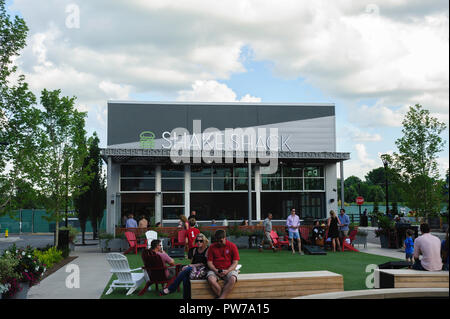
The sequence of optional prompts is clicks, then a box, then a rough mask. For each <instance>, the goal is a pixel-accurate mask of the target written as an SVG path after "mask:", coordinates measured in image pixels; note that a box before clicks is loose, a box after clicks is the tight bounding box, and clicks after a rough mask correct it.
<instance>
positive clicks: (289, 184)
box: [283, 178, 303, 191]
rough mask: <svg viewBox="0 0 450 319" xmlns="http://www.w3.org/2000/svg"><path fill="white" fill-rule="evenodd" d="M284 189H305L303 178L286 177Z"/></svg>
mask: <svg viewBox="0 0 450 319" xmlns="http://www.w3.org/2000/svg"><path fill="white" fill-rule="evenodd" d="M283 189H284V190H292V191H293V190H298V191H301V190H303V179H301V178H284V179H283Z"/></svg>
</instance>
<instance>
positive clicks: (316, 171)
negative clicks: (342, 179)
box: [304, 166, 323, 177]
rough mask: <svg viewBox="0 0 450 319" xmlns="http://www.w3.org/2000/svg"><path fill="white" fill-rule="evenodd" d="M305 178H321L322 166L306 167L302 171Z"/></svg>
mask: <svg viewBox="0 0 450 319" xmlns="http://www.w3.org/2000/svg"><path fill="white" fill-rule="evenodd" d="M304 174H305V177H323V167H322V166H308V167H305V170H304Z"/></svg>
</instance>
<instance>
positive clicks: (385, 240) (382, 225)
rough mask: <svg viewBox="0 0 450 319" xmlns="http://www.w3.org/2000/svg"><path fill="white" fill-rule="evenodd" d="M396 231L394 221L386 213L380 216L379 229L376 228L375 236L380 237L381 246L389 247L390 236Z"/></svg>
mask: <svg viewBox="0 0 450 319" xmlns="http://www.w3.org/2000/svg"><path fill="white" fill-rule="evenodd" d="M394 231H395V227H394V222H393V221H392V220H390V219H389V217H387V216H384V215H381V214H380V215H379V216H378V229H376V230H375V236H376V237H380V243H381V248H389V238H390V235H391V233H392V232H394Z"/></svg>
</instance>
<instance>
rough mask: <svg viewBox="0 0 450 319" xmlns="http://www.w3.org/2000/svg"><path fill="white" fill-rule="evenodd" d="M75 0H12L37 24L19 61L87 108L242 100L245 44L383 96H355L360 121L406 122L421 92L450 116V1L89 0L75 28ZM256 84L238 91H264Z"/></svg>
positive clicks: (343, 85) (283, 70)
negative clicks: (237, 83)
mask: <svg viewBox="0 0 450 319" xmlns="http://www.w3.org/2000/svg"><path fill="white" fill-rule="evenodd" d="M73 3H74V2H73V0H46V1H45V2H44V1H34V0H15V1H14V3H13V6H12V9H14V10H18V11H20V12H21V14H22V16H23V17H24V19H25V21H26V22H27V24H28V26H29V27H30V35H29V45H28V47H27V48H26V49H25V50H24V52H23V54H22V56H21V58H20V59H19V61H18V62H17V63H18V64H19V66H20V69H21V71H22V72H23V73H24V74H25V75H26V76H27V81H28V82H29V83H30V86H31V87H32V88H33V90H36V91H37V92H39V90H40V89H42V88H44V87H45V88H48V89H55V88H61V89H62V91H63V94H65V95H70V96H71V95H75V96H77V97H78V100H79V102H80V103H81V104H83V105H84V106H85V107H86V108H88V109H91V108H94V107H100V106H104V105H105V104H106V100H107V99H108V98H111V96H112V97H113V98H116V97H126V96H129V94H130V93H136V94H152V95H156V96H168V97H173V98H174V99H175V98H178V99H196V100H197V99H198V100H215V101H218V100H221V101H235V100H238V98H237V97H236V95H235V93H234V92H233V91H232V90H231V89H230V88H228V87H226V86H225V87H224V86H223V85H222V86H221V85H220V82H219V81H220V80H224V79H229V78H230V76H231V75H233V74H236V73H239V72H246V69H245V66H244V64H243V61H242V56H241V55H242V48H243V47H244V46H246V47H249V48H251V50H252V58H253V59H255V60H257V61H268V62H269V63H270V65H271V66H273V69H272V70H273V72H274V74H276V75H277V76H281V77H284V78H294V79H297V78H302V79H305V80H306V82H308V83H310V84H312V85H313V86H314V87H316V88H319V89H320V90H321V91H322V92H325V93H326V95H328V96H332V98H334V99H343V100H345V101H352V102H357V101H360V100H361V99H372V100H374V101H377V102H376V103H374V105H371V106H369V105H364V106H362V107H361V108H360V109H356V108H352V107H350V109H349V120H350V121H351V122H352V123H358V124H360V125H361V126H364V127H380V126H391V127H398V126H400V125H401V120H402V118H403V114H404V113H405V109H406V108H407V106H408V105H413V104H415V103H421V104H423V106H424V107H425V108H427V109H429V110H430V111H431V112H432V113H433V114H434V115H435V116H437V117H439V118H440V119H444V120H446V122H447V123H448V114H449V113H448V107H449V102H448V101H449V90H448V87H449V64H448V60H449V59H448V57H449V45H448V43H449V42H448V39H449V31H448V30H449V18H448V1H443V0H430V1H426V2H425V1H419V0H409V1H406V0H378V1H377V2H376V3H375V5H376V6H373V5H372V4H374V3H373V1H370V0H363V1H357V2H348V1H346V0H337V1H331V2H330V1H328V0H315V1H297V0H280V1H278V2H276V3H275V2H273V1H269V0H228V1H222V0H210V1H203V0H184V1H179V0H152V1H146V0H127V1H125V0H117V1H107V0H96V1H82V2H81V1H80V2H77V5H78V6H79V8H80V20H81V21H80V26H81V27H80V28H74V29H69V28H67V27H66V25H65V22H66V18H67V14H68V13H66V7H67V5H69V4H73ZM371 5H372V6H371ZM198 81H200V82H198ZM210 81H215V82H216V83H213V82H211V83H210ZM193 83H194V86H192V85H193ZM199 83H200V84H199ZM195 85H197V86H195ZM213 88H214V89H216V90H218V91H217V92H213V91H212V90H213ZM114 89H117V91H115V90H114ZM227 89H228V90H227ZM251 93H252V92H249V95H248V96H247V95H245V96H244V97H242V98H241V99H240V100H241V101H258V98H254V97H252V96H251V95H250V94H251ZM233 94H234V95H233ZM38 95H39V94H38ZM366 104H367V103H366ZM354 139H355V142H358V141H360V142H366V141H370V140H377V139H379V136H377V134H370V135H367V134H362V135H357V134H356V135H355V136H354Z"/></svg>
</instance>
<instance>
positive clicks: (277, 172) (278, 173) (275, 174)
mask: <svg viewBox="0 0 450 319" xmlns="http://www.w3.org/2000/svg"><path fill="white" fill-rule="evenodd" d="M261 176H262V177H281V169H280V167H278V170H277V171H276V172H275V173H273V174H262V173H261Z"/></svg>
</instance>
